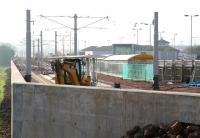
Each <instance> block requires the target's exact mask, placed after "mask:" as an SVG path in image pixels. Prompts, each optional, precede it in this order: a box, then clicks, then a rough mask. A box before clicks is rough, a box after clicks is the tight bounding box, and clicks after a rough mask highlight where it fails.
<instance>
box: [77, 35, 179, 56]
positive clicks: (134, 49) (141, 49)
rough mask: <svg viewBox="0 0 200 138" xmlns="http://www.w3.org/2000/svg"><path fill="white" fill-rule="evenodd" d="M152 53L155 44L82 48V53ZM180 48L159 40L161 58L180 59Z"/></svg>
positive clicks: (101, 54) (103, 54) (98, 54)
mask: <svg viewBox="0 0 200 138" xmlns="http://www.w3.org/2000/svg"><path fill="white" fill-rule="evenodd" d="M141 53H146V54H151V55H153V46H150V45H137V44H113V45H112V46H101V47H98V46H90V47H88V48H85V49H82V50H81V51H80V55H96V56H106V55H130V54H141ZM178 53H179V50H178V49H175V48H173V47H171V46H169V42H168V41H166V40H164V39H161V40H159V41H158V58H159V59H160V60H174V59H178Z"/></svg>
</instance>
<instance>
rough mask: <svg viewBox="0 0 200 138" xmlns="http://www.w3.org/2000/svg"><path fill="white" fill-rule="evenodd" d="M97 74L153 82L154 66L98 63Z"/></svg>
mask: <svg viewBox="0 0 200 138" xmlns="http://www.w3.org/2000/svg"><path fill="white" fill-rule="evenodd" d="M97 72H99V73H103V74H107V75H112V76H117V77H121V78H122V79H129V80H140V81H151V80H153V64H140V63H111V62H98V63H97Z"/></svg>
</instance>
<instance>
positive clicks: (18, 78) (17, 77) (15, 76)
mask: <svg viewBox="0 0 200 138" xmlns="http://www.w3.org/2000/svg"><path fill="white" fill-rule="evenodd" d="M14 82H23V83H26V81H25V80H24V78H23V77H22V75H21V73H20V72H19V70H18V69H17V67H16V65H15V64H14V63H13V61H11V83H14Z"/></svg>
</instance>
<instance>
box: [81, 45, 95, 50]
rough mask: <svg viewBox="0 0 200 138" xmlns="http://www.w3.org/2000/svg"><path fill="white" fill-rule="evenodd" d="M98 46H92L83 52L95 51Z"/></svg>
mask: <svg viewBox="0 0 200 138" xmlns="http://www.w3.org/2000/svg"><path fill="white" fill-rule="evenodd" d="M97 47H98V46H90V47H87V48H84V49H82V50H81V51H95V50H96V49H97Z"/></svg>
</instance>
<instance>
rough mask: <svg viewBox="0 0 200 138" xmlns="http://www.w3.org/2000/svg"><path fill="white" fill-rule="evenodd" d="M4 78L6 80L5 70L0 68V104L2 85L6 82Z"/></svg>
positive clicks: (2, 92)
mask: <svg viewBox="0 0 200 138" xmlns="http://www.w3.org/2000/svg"><path fill="white" fill-rule="evenodd" d="M6 78H7V75H6V72H5V69H4V68H0V104H1V102H2V100H3V97H4V85H5V82H6Z"/></svg>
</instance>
